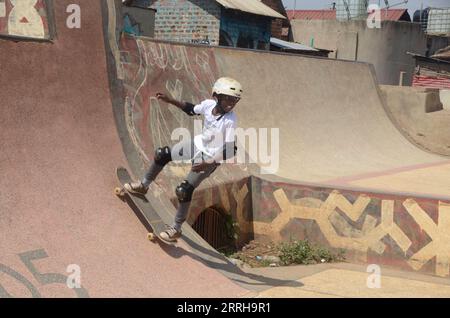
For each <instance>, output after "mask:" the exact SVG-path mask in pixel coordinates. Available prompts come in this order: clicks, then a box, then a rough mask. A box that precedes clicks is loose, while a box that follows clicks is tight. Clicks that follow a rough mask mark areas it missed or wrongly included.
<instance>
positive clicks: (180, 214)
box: [124, 77, 242, 242]
mask: <svg viewBox="0 0 450 318" xmlns="http://www.w3.org/2000/svg"><path fill="white" fill-rule="evenodd" d="M241 95H242V86H241V84H240V83H239V82H238V81H236V80H234V79H232V78H229V77H222V78H219V79H218V80H217V81H216V83H215V84H214V87H213V95H212V97H213V98H212V99H206V100H204V101H203V102H201V103H200V104H198V105H193V104H191V103H188V102H184V101H177V100H174V99H172V98H170V97H168V96H167V95H165V94H161V93H157V94H156V97H157V98H158V99H159V100H162V101H164V102H166V103H169V104H172V105H174V106H176V107H178V108H179V109H180V110H182V111H183V112H185V113H186V114H188V115H189V116H195V115H203V117H204V120H203V131H202V134H200V135H197V136H195V137H194V139H193V140H188V141H183V142H180V143H178V144H175V145H174V146H173V147H172V148H169V147H168V146H166V147H163V148H158V149H157V150H156V151H155V158H154V162H153V163H152V164H151V166H150V168H149V169H148V171H147V172H146V174H145V175H144V178H143V179H142V180H140V181H136V182H131V183H127V184H125V185H124V187H125V189H127V190H128V191H130V192H133V193H138V194H146V193H147V191H148V188H149V186H150V184H151V183H152V181H153V180H155V179H156V177H157V176H158V174H159V173H160V172H161V170H162V169H163V168H164V166H165V165H166V164H168V163H169V162H171V161H173V160H191V162H192V168H191V170H190V172H189V174H188V175H187V177H186V179H185V180H184V181H183V182H182V183H181V184H180V185H179V186H178V187H177V188H176V189H175V194H176V196H177V198H178V201H179V203H180V204H179V207H178V210H177V213H176V216H175V220H174V223H173V225H172V226H169V227H168V229H167V230H166V231H164V232H162V233H160V236H161V238H162V239H164V240H166V241H168V242H173V241H176V240H177V239H178V238H179V237H181V227H182V225H183V223H184V222H185V221H186V219H187V216H188V212H189V206H190V204H191V199H192V194H193V192H194V190H195V189H196V188H197V187H198V186H199V185H200V183H201V182H202V181H203V180H205V179H206V178H207V177H209V176H210V175H211V174H212V173H213V172H214V170H216V168H217V167H218V166H219V165H220V162H222V161H223V160H226V159H229V158H232V157H233V156H234V155H235V150H236V148H235V144H234V129H235V128H236V127H237V117H236V114H235V113H234V112H233V108H234V107H235V106H236V104H237V103H238V102H239V100H240V98H241Z"/></svg>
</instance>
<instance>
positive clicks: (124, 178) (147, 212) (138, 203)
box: [114, 167, 176, 245]
mask: <svg viewBox="0 0 450 318" xmlns="http://www.w3.org/2000/svg"><path fill="white" fill-rule="evenodd" d="M116 173H117V178H118V180H119V182H120V184H121V187H117V188H115V189H114V193H115V194H116V195H117V196H118V197H119V198H121V199H122V200H124V201H126V202H127V203H128V204H129V205H130V206H131V208H132V209H133V210H134V212H135V213H138V214H139V215H138V217H139V216H140V219H141V222H145V223H147V224H144V225H146V228H147V229H148V230H149V233H148V234H147V238H148V239H149V240H150V241H152V242H156V239H158V240H159V241H160V242H163V243H165V244H168V245H174V244H175V243H176V241H174V242H168V241H165V240H163V239H162V238H161V237H160V235H159V233H161V232H163V231H165V230H166V229H167V227H166V225H165V224H164V222H163V221H162V219H161V217H160V216H159V215H158V213H157V212H156V211H155V210H154V209H153V207H152V206H151V204H150V203H149V201H148V200H147V198H146V196H145V195H142V194H136V193H132V192H129V191H127V190H126V189H125V188H124V185H125V183H129V182H132V181H133V180H132V179H131V176H130V174H129V173H128V170H127V169H125V168H123V167H118V168H117V170H116ZM130 201H131V202H130ZM148 227H150V229H149V228H148Z"/></svg>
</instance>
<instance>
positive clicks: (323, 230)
mask: <svg viewBox="0 0 450 318" xmlns="http://www.w3.org/2000/svg"><path fill="white" fill-rule="evenodd" d="M253 192H254V206H255V209H254V211H253V213H254V229H255V236H257V237H258V236H259V237H263V236H266V237H270V238H271V239H273V240H275V241H281V240H289V239H293V238H294V239H309V240H311V241H316V242H320V243H322V244H326V245H328V246H331V247H333V248H342V249H345V250H348V251H349V253H350V257H351V258H354V259H357V260H359V261H362V262H367V263H377V264H387V265H395V266H400V267H402V268H405V269H412V270H416V271H426V272H432V273H433V274H436V275H439V276H449V275H450V232H449V231H448V228H450V214H449V213H450V203H449V202H442V201H438V200H431V199H418V198H408V197H401V196H391V197H390V196H387V195H377V194H368V193H358V192H354V191H340V190H333V189H325V188H318V187H307V186H301V185H288V184H282V183H270V182H267V181H264V180H262V179H259V178H254V184H253ZM446 229H447V230H446Z"/></svg>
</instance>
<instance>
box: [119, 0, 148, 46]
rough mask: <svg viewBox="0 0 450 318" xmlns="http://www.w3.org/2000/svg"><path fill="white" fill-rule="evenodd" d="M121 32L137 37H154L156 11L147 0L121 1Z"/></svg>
mask: <svg viewBox="0 0 450 318" xmlns="http://www.w3.org/2000/svg"><path fill="white" fill-rule="evenodd" d="M122 3H123V6H122V14H123V31H124V32H126V33H128V34H132V35H137V36H147V37H154V35H155V14H156V10H155V9H152V8H149V5H150V1H149V0H124V1H122Z"/></svg>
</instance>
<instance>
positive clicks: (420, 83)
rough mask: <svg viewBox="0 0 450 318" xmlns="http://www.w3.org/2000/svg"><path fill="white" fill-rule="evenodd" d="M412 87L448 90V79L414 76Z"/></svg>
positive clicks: (449, 81) (449, 79) (449, 80)
mask: <svg viewBox="0 0 450 318" xmlns="http://www.w3.org/2000/svg"><path fill="white" fill-rule="evenodd" d="M412 86H413V87H428V88H439V89H450V78H448V77H443V76H423V75H414V78H413V83H412Z"/></svg>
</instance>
